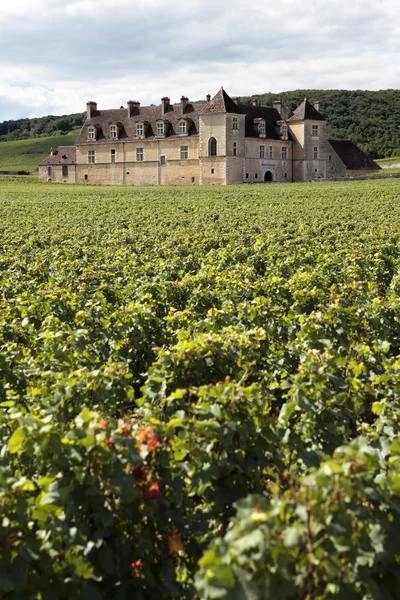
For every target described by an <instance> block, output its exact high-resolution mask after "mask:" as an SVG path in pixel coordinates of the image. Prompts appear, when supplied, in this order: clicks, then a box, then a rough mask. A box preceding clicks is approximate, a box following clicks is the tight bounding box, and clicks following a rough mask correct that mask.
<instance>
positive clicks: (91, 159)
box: [88, 150, 96, 165]
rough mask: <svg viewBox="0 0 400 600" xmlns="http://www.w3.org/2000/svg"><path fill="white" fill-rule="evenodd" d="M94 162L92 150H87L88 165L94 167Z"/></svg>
mask: <svg viewBox="0 0 400 600" xmlns="http://www.w3.org/2000/svg"><path fill="white" fill-rule="evenodd" d="M95 160H96V155H95V153H94V150H89V152H88V163H89V165H94V163H95Z"/></svg>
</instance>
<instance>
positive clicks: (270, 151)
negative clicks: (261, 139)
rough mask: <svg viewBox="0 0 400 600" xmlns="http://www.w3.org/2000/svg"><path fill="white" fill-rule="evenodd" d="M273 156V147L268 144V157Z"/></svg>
mask: <svg viewBox="0 0 400 600" xmlns="http://www.w3.org/2000/svg"><path fill="white" fill-rule="evenodd" d="M273 156H274V149H273V147H272V146H270V147H269V157H270V158H273Z"/></svg>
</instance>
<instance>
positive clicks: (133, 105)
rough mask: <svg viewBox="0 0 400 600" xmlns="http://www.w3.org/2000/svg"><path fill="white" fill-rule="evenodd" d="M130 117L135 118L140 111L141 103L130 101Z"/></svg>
mask: <svg viewBox="0 0 400 600" xmlns="http://www.w3.org/2000/svg"><path fill="white" fill-rule="evenodd" d="M127 104H128V117H133V115H134V114H135V113H136V112H138V111H139V106H140V102H137V101H136V100H128V103H127Z"/></svg>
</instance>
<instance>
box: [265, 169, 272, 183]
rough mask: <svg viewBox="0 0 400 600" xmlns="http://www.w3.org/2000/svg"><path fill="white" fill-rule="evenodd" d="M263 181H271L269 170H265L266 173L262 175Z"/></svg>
mask: <svg viewBox="0 0 400 600" xmlns="http://www.w3.org/2000/svg"><path fill="white" fill-rule="evenodd" d="M264 181H266V182H269V181H273V179H272V173H271V171H266V173H265V175H264Z"/></svg>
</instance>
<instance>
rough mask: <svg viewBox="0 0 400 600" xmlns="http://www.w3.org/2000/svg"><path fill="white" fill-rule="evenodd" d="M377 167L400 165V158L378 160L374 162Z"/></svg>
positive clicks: (392, 157)
mask: <svg viewBox="0 0 400 600" xmlns="http://www.w3.org/2000/svg"><path fill="white" fill-rule="evenodd" d="M375 162H376V163H378V165H380V166H381V167H382V166H386V167H389V166H390V165H398V164H400V156H390V157H389V158H378V159H377V160H376V161H375Z"/></svg>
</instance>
